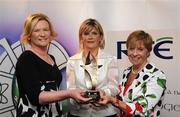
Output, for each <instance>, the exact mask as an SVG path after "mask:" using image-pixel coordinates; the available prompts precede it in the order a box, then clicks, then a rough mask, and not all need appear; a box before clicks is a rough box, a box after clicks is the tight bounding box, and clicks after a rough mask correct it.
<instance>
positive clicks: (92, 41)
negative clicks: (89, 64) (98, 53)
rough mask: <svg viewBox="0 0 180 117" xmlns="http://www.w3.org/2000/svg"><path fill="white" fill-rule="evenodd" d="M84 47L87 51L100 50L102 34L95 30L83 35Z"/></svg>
mask: <svg viewBox="0 0 180 117" xmlns="http://www.w3.org/2000/svg"><path fill="white" fill-rule="evenodd" d="M82 41H83V47H84V48H86V49H96V48H99V44H100V41H101V36H100V33H99V32H98V31H97V30H96V29H95V28H93V29H92V30H91V31H90V32H84V33H82Z"/></svg>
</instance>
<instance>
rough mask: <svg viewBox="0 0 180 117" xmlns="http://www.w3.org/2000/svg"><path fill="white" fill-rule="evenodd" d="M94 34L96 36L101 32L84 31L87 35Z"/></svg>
mask: <svg viewBox="0 0 180 117" xmlns="http://www.w3.org/2000/svg"><path fill="white" fill-rule="evenodd" d="M90 34H91V35H94V36H97V35H98V34H99V33H98V32H95V31H92V32H84V33H83V35H85V36H87V35H90Z"/></svg>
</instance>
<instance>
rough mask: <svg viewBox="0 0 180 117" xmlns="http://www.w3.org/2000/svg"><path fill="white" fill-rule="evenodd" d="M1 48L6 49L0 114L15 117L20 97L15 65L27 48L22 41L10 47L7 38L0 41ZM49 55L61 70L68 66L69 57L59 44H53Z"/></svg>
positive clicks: (0, 70) (1, 71)
mask: <svg viewBox="0 0 180 117" xmlns="http://www.w3.org/2000/svg"><path fill="white" fill-rule="evenodd" d="M0 46H1V47H2V48H3V49H5V51H4V52H3V53H2V54H1V55H0V63H1V64H0V114H5V115H8V117H11V116H12V117H14V111H15V105H16V104H17V97H18V95H19V94H18V87H17V83H16V80H15V78H14V72H15V65H16V62H17V58H18V57H19V56H20V54H21V53H22V52H23V51H24V50H26V49H27V47H24V46H22V45H21V44H20V41H17V42H16V43H14V44H12V45H9V44H8V42H7V40H6V38H3V39H0ZM48 53H50V54H52V55H53V56H54V57H55V59H56V63H57V66H58V68H59V69H62V68H64V67H65V66H66V62H67V60H68V58H69V55H68V54H67V52H66V51H65V49H64V48H63V47H62V46H61V45H60V44H59V43H58V42H56V41H52V42H51V44H50V45H49V47H48Z"/></svg>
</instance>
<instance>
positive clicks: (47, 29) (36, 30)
mask: <svg viewBox="0 0 180 117" xmlns="http://www.w3.org/2000/svg"><path fill="white" fill-rule="evenodd" d="M40 31H45V32H49V31H50V29H49V28H44V29H34V30H33V32H40Z"/></svg>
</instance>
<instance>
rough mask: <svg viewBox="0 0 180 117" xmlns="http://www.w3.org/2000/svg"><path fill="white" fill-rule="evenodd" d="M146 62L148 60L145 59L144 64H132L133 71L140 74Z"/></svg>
mask: <svg viewBox="0 0 180 117" xmlns="http://www.w3.org/2000/svg"><path fill="white" fill-rule="evenodd" d="M146 63H147V61H145V62H144V63H143V64H141V65H140V66H135V65H133V66H132V70H131V71H132V73H133V74H138V73H139V71H141V70H142V69H143V67H144V66H145V65H146Z"/></svg>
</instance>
